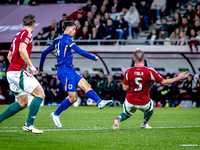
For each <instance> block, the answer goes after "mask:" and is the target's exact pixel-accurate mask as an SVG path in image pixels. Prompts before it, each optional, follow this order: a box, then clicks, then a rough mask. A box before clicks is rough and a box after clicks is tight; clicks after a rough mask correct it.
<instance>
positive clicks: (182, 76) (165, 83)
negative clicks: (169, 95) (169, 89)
mask: <svg viewBox="0 0 200 150" xmlns="http://www.w3.org/2000/svg"><path fill="white" fill-rule="evenodd" d="M188 76H189V74H187V71H186V72H182V73H180V74H179V75H178V76H177V77H175V78H172V79H163V81H162V82H161V84H163V85H169V84H172V83H174V82H176V81H179V80H183V79H185V78H187V77H188Z"/></svg>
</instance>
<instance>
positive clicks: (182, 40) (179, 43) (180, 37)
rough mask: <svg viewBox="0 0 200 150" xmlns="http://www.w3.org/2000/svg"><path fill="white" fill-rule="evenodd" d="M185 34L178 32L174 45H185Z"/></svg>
mask: <svg viewBox="0 0 200 150" xmlns="http://www.w3.org/2000/svg"><path fill="white" fill-rule="evenodd" d="M186 39H187V38H186V36H185V33H184V32H180V35H179V40H178V41H177V43H176V45H185V40H186Z"/></svg>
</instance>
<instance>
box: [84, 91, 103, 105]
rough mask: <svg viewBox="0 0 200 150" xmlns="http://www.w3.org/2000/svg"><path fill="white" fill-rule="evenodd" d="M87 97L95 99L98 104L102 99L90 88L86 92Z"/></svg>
mask: <svg viewBox="0 0 200 150" xmlns="http://www.w3.org/2000/svg"><path fill="white" fill-rule="evenodd" d="M86 95H87V97H88V98H90V99H92V100H94V101H95V102H96V103H97V104H99V103H100V102H101V99H100V98H99V96H98V95H97V93H96V92H95V91H94V90H90V91H88V92H87V93H86Z"/></svg>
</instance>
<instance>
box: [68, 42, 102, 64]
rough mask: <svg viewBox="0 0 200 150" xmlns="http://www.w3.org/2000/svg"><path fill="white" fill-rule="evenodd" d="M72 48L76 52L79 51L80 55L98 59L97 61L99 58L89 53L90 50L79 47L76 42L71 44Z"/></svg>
mask: <svg viewBox="0 0 200 150" xmlns="http://www.w3.org/2000/svg"><path fill="white" fill-rule="evenodd" d="M71 48H72V49H73V50H75V52H77V53H78V54H79V55H82V56H84V57H87V58H89V59H92V60H96V61H97V60H98V59H99V58H98V57H95V56H93V55H91V54H89V53H88V52H86V51H84V50H82V49H81V48H80V47H78V46H77V45H76V44H73V45H72V46H71Z"/></svg>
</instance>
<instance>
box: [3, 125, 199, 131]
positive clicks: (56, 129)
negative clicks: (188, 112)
mask: <svg viewBox="0 0 200 150" xmlns="http://www.w3.org/2000/svg"><path fill="white" fill-rule="evenodd" d="M37 128H38V129H43V131H92V130H110V129H112V128H97V127H95V128H82V129H69V128H68V129H64V128H50V129H47V128H48V127H37ZM178 128H200V126H178V127H153V129H178ZM1 129H21V130H1ZM120 129H129V130H130V129H139V128H138V127H127V128H120ZM21 131H22V127H0V132H21Z"/></svg>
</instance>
